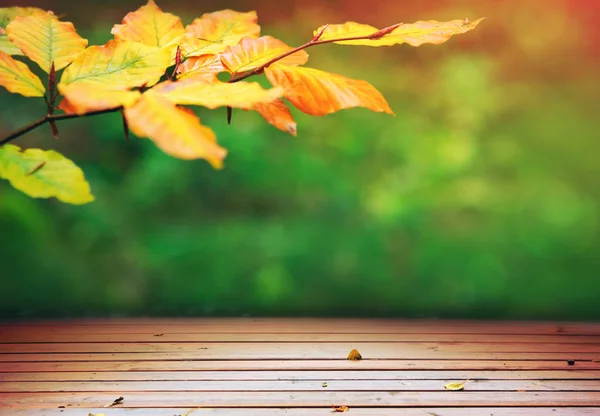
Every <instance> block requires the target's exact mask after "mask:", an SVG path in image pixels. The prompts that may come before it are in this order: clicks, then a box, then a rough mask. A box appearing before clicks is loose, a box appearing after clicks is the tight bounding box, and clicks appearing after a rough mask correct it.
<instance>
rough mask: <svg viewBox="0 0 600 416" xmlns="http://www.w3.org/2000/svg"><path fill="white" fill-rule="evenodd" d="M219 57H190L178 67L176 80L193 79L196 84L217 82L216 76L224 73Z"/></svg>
mask: <svg viewBox="0 0 600 416" xmlns="http://www.w3.org/2000/svg"><path fill="white" fill-rule="evenodd" d="M224 71H225V68H224V67H223V64H222V63H221V57H220V56H219V55H201V56H192V57H190V58H188V59H186V60H185V62H184V63H182V64H181V65H180V66H179V69H178V71H177V78H178V79H179V80H181V79H185V78H190V77H194V80H195V81H196V82H205V83H212V82H217V81H218V79H217V75H218V74H219V73H220V72H224Z"/></svg>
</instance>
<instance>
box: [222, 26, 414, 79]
mask: <svg viewBox="0 0 600 416" xmlns="http://www.w3.org/2000/svg"><path fill="white" fill-rule="evenodd" d="M402 25H403V23H398V24H395V25H392V26H388V27H384V28H383V29H381V30H378V31H376V32H374V33H371V34H369V35H364V36H352V37H347V38H335V39H325V40H319V39H320V38H321V36H322V35H323V32H324V31H325V29H326V28H322V29H321V30H320V31H319V33H317V35H316V36H315V37H314V38H313V39H312V40H311V41H309V42H306V43H305V44H304V45H300V46H297V47H295V48H293V49H290V50H289V51H287V52H284V53H282V54H281V55H279V56H276V57H275V58H273V59H271V60H270V61H268V62H265V63H264V64H262V65H260V66H258V67H256V68H254V69H252V70H251V71H248V72H244V73H243V74H242V75H239V76H237V75H236V76H234V77H232V78H231V79H230V80H229V81H228V82H238V81H241V80H243V79H246V78H249V77H251V76H252V75H258V74H261V73H262V72H263V71H264V70H265V68H266V67H268V66H270V65H273V64H274V63H275V62H277V61H280V60H281V59H283V58H285V57H288V56H290V55H293V54H295V53H296V52H300V51H301V50H304V49H306V48H309V47H311V46H315V45H324V44H326V43H334V42H344V41H348V40H368V39H372V40H375V39H379V38H381V37H383V36H385V35H387V34H389V33H391V32H393V31H394V30H396V29H397V28H398V27H400V26H402Z"/></svg>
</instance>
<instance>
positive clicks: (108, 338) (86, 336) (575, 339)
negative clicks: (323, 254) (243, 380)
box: [0, 329, 600, 345]
mask: <svg viewBox="0 0 600 416" xmlns="http://www.w3.org/2000/svg"><path fill="white" fill-rule="evenodd" d="M31 342H42V343H49V342H56V343H70V342H100V343H106V342H151V343H152V342H179V343H184V342H185V343H187V342H293V343H305V342H311V343H315V342H436V343H446V342H463V343H467V342H479V343H494V344H505V343H518V344H521V343H527V344H531V343H543V344H557V343H565V344H573V343H577V344H594V345H600V335H599V336H565V335H562V334H556V335H506V334H501V335H498V334H487V335H481V334H459V335H456V334H390V333H371V334H363V333H337V334H336V333H318V334H310V333H307V334H289V333H235V334H234V333H209V332H202V333H196V334H177V333H166V334H165V333H161V332H157V333H155V334H153V333H146V334H134V333H118V334H111V333H108V334H98V333H88V332H84V331H83V330H82V332H77V333H66V334H64V333H46V332H39V331H36V330H34V331H32V330H29V329H23V330H19V331H11V332H10V333H4V334H2V335H0V344H2V343H5V344H13V343H31Z"/></svg>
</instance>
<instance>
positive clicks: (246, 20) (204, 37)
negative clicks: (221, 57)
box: [181, 10, 260, 56]
mask: <svg viewBox="0 0 600 416" xmlns="http://www.w3.org/2000/svg"><path fill="white" fill-rule="evenodd" d="M257 21H258V17H257V15H256V12H255V11H251V12H247V13H240V12H236V11H233V10H221V11H219V12H214V13H205V14H203V15H202V16H200V17H199V18H197V19H196V20H194V21H193V22H192V23H191V24H190V25H188V26H187V27H186V33H187V34H188V36H186V37H185V38H184V39H183V41H182V45H181V49H182V52H183V54H184V56H197V55H204V54H207V53H219V52H223V51H224V50H225V47H226V46H227V45H237V44H238V42H239V41H240V40H242V38H244V37H246V36H250V37H258V36H259V35H260V26H259V25H258V24H257Z"/></svg>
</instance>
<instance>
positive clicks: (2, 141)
mask: <svg viewBox="0 0 600 416" xmlns="http://www.w3.org/2000/svg"><path fill="white" fill-rule="evenodd" d="M120 110H121V107H114V108H107V109H106V110H98V111H90V112H89V113H83V114H52V115H45V116H44V117H42V118H40V119H38V120H36V121H34V122H32V123H30V124H28V125H26V126H24V127H21V128H20V129H18V130H15V131H14V132H12V133H10V134H9V135H8V136H6V137H3V138H2V139H0V146H2V145H5V144H6V143H8V142H10V141H12V140H14V139H16V138H18V137H20V136H22V135H24V134H25V133H29V132H30V131H31V130H33V129H35V128H37V127H39V126H42V125H44V124H46V123H48V122H50V121H61V120H70V119H72V118H79V117H90V116H97V115H100V114H107V113H114V112H116V111H120Z"/></svg>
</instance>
